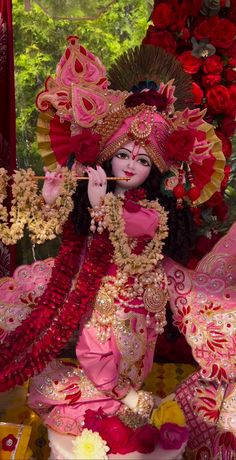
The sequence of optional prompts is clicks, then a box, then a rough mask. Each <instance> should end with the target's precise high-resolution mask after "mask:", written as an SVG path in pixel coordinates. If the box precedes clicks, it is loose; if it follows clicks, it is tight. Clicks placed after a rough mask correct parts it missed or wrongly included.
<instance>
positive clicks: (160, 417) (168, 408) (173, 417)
mask: <svg viewBox="0 0 236 460" xmlns="http://www.w3.org/2000/svg"><path fill="white" fill-rule="evenodd" d="M151 422H152V424H153V425H154V426H155V427H156V428H160V427H161V425H163V424H164V423H175V424H176V425H179V426H185V425H186V420H185V416H184V413H183V411H182V409H181V408H180V405H179V404H178V403H177V402H176V401H165V402H163V403H162V404H160V406H159V407H158V408H157V409H155V410H154V411H153V413H152V417H151Z"/></svg>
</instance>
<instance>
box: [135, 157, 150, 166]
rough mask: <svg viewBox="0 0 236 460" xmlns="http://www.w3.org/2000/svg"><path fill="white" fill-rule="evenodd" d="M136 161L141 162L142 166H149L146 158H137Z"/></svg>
mask: <svg viewBox="0 0 236 460" xmlns="http://www.w3.org/2000/svg"><path fill="white" fill-rule="evenodd" d="M138 162H139V163H141V164H142V165H143V166H151V165H150V162H149V161H148V160H147V159H146V158H142V157H141V158H139V159H138Z"/></svg>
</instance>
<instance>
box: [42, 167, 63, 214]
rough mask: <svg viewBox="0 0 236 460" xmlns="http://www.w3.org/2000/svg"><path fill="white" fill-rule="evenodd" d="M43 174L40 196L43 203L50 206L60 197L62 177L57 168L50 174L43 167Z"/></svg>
mask: <svg viewBox="0 0 236 460" xmlns="http://www.w3.org/2000/svg"><path fill="white" fill-rule="evenodd" d="M44 172H45V180H44V184H43V188H42V195H43V198H44V200H45V202H46V203H47V204H49V205H52V204H54V203H55V201H56V199H57V198H58V197H59V195H60V192H61V186H62V182H63V175H62V173H61V171H60V168H57V169H56V171H54V172H50V171H48V169H47V168H46V167H45V168H44Z"/></svg>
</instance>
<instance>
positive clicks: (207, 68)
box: [202, 55, 224, 73]
mask: <svg viewBox="0 0 236 460" xmlns="http://www.w3.org/2000/svg"><path fill="white" fill-rule="evenodd" d="M223 67H224V64H223V61H222V59H221V57H220V56H217V55H214V56H210V57H208V58H207V59H205V60H204V61H203V65H202V68H203V71H204V72H205V73H221V72H222V70H223Z"/></svg>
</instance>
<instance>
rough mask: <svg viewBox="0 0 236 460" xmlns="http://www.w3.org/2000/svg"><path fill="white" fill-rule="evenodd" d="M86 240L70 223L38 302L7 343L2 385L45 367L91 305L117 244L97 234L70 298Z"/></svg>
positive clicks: (0, 377)
mask: <svg viewBox="0 0 236 460" xmlns="http://www.w3.org/2000/svg"><path fill="white" fill-rule="evenodd" d="M83 245H84V237H79V236H78V235H76V234H75V232H74V231H73V227H72V225H71V224H70V225H68V227H66V229H65V231H64V242H63V244H62V247H61V250H60V253H59V255H58V257H57V258H56V263H55V267H54V269H53V272H52V277H51V280H50V282H49V285H48V287H47V289H46V291H45V293H44V294H43V295H42V297H41V298H40V299H39V301H38V306H37V307H36V309H35V310H34V311H33V312H32V314H31V315H30V316H29V317H28V318H27V319H26V320H25V321H24V323H23V324H22V325H21V326H19V327H18V328H17V330H16V331H15V332H13V333H12V334H10V336H9V337H8V339H7V341H6V343H5V344H4V345H5V346H4V347H2V350H1V359H0V365H1V366H2V370H1V374H0V391H5V390H7V389H10V388H12V387H14V386H15V385H17V384H22V383H23V382H24V381H25V380H27V379H28V378H30V377H32V376H33V375H35V374H36V373H38V372H41V371H42V370H43V368H44V367H45V366H46V365H47V364H48V362H50V361H51V360H52V359H53V358H54V357H56V356H57V355H58V353H59V352H60V351H61V350H62V348H63V347H64V345H65V344H66V342H67V341H68V340H69V338H70V337H71V335H72V333H73V331H75V330H76V329H77V327H78V323H79V321H80V319H81V317H82V316H83V315H84V314H85V313H87V312H88V311H89V310H90V309H91V307H92V304H93V300H94V298H95V296H96V293H97V291H98V289H99V286H100V282H101V279H102V277H103V276H104V275H105V274H106V269H107V265H108V263H109V261H110V258H111V256H112V245H111V243H110V241H109V239H108V234H107V232H104V233H103V234H102V235H96V236H95V237H94V239H93V241H92V244H91V247H90V249H89V252H88V255H87V258H86V261H85V262H84V264H83V266H82V269H81V271H80V274H79V277H78V280H77V284H76V287H75V289H74V290H73V291H72V292H71V293H70V295H69V296H68V298H67V299H66V300H65V298H66V295H67V294H68V293H69V290H70V288H71V283H72V280H73V278H74V276H75V275H76V272H77V269H78V261H79V255H80V253H81V250H82V247H83ZM6 363H7V364H6Z"/></svg>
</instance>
